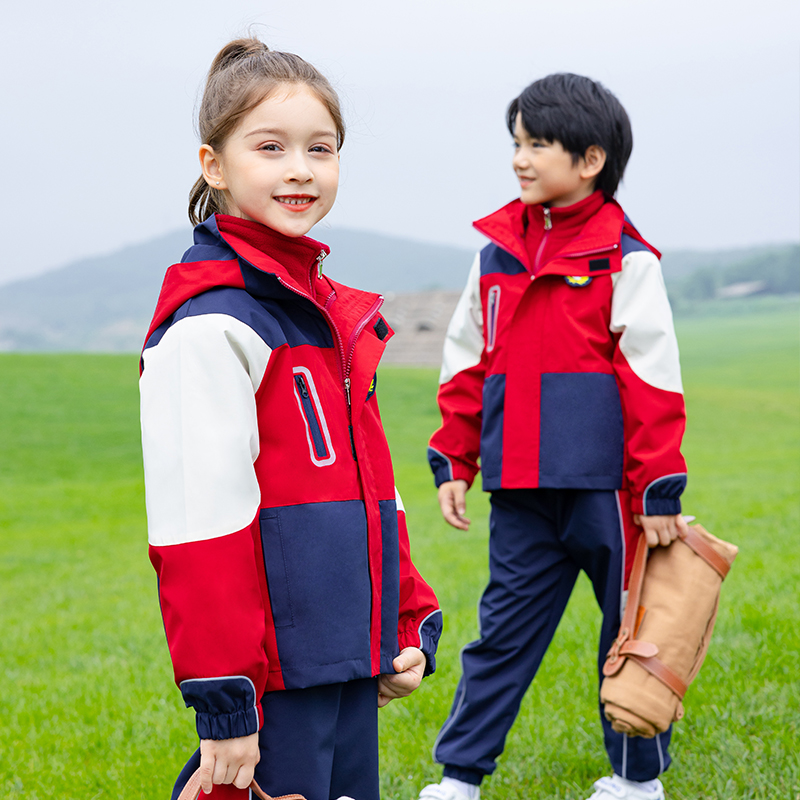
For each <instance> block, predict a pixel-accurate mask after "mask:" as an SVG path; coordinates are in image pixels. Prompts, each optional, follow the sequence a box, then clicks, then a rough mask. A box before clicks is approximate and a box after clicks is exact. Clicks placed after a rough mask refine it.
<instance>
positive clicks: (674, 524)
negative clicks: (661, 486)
mask: <svg viewBox="0 0 800 800" xmlns="http://www.w3.org/2000/svg"><path fill="white" fill-rule="evenodd" d="M633 521H634V523H635V524H636V525H639V526H640V527H641V528H642V530H643V531H644V535H645V537H646V538H647V546H648V547H658V545H663V546H664V547H666V546H667V545H668V544H671V543H672V542H674V541H675V540H676V539H677V538H678V534H679V533H688V532H689V526H688V525H687V524H686V521H685V520H684V519H683V517H682V516H681V515H680V514H674V515H673V514H666V515H655V514H654V515H652V516H649V517H646V516H644V514H634V515H633Z"/></svg>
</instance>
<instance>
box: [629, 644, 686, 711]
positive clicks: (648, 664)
mask: <svg viewBox="0 0 800 800" xmlns="http://www.w3.org/2000/svg"><path fill="white" fill-rule="evenodd" d="M628 658H630V659H632V660H633V661H635V662H636V663H637V664H638V665H639V666H640V667H643V668H644V669H646V670H647V671H648V672H649V673H650V674H651V675H652V676H653V677H654V678H658V680H660V681H661V683H663V684H664V686H666V687H667V689H669V690H670V691H671V692H672V693H673V694H675V695H677V697H678V700H683V697H684V695H685V694H686V690H687V689H688V688H689V685H688V684H687V683H684V682H683V681H682V680H681V679H680V677H679V676H678V675H676V674H675V673H674V672H673V671H672V670H671V669H670V668H669V667H668V666H667V665H666V664H665V663H664V662H663V661H661V660H660V659H658V658H654V657H653V658H642V657H641V656H639V655H636V654H634V653H631V654H630V655H629V656H628Z"/></svg>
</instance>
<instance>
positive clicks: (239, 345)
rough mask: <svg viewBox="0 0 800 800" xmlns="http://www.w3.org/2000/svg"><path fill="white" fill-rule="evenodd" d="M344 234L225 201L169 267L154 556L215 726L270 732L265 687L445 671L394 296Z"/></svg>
mask: <svg viewBox="0 0 800 800" xmlns="http://www.w3.org/2000/svg"><path fill="white" fill-rule="evenodd" d="M326 254H327V248H326V247H325V246H323V245H321V244H319V243H318V242H315V241H314V240H313V239H309V238H306V237H303V238H300V239H292V238H289V237H285V236H283V235H281V234H279V233H277V232H275V231H272V230H270V229H269V228H266V227H264V226H263V225H259V224H258V223H254V222H249V221H244V220H240V219H236V218H233V217H227V216H223V215H217V216H216V217H212V218H210V219H209V220H207V221H206V222H204V223H202V224H201V225H199V226H198V227H197V228H196V229H195V245H194V246H193V247H192V248H190V249H189V250H188V251H187V253H186V254H185V255H184V258H183V261H182V262H181V263H180V264H176V265H174V266H172V267H170V269H169V270H168V271H167V274H166V277H165V279H164V285H163V287H162V290H161V296H160V298H159V301H158V306H157V308H156V312H155V317H154V318H153V322H152V324H151V326H150V330H149V332H148V334H147V340H146V343H145V347H144V351H143V353H142V376H141V381H140V389H141V400H142V406H141V416H142V442H143V450H144V469H145V483H146V490H147V514H148V528H149V538H150V545H151V546H150V557H151V560H152V562H153V565H154V567H155V569H156V571H157V573H158V579H159V596H160V601H161V610H162V614H163V617H164V625H165V629H166V633H167V640H168V643H169V648H170V653H171V655H172V660H173V665H174V669H175V678H176V681H177V683H178V684H179V685H180V687H181V691H182V693H183V696H184V700H185V701H186V704H187V705H192V706H194V708H195V710H196V711H197V728H198V733H199V735H200V737H201V738H204V739H208V738H210V739H226V738H232V737H238V736H244V735H247V734H250V733H254V732H255V731H256V730H258V728H259V727H260V723H261V719H262V715H261V707H260V702H261V697H262V695H263V694H264V692H265V691H272V690H280V689H295V688H304V687H309V686H315V685H319V684H326V683H337V682H342V681H349V680H355V679H358V678H366V677H370V676H374V675H377V674H379V673H386V672H389V673H391V672H393V671H394V670H393V668H392V660H393V659H394V658H395V657H396V656H397V655H398V653H399V652H400V650H401V649H402V648H404V647H408V646H415V647H419V648H421V649H422V650H423V651H424V652H425V654H426V656H427V660H428V664H427V672H432V671H433V669H434V666H435V662H434V654H435V651H436V645H437V641H438V638H439V633H440V631H441V612H440V611H439V608H438V603H437V601H436V597H435V595H434V593H433V591H432V590H431V589H430V588H429V587H428V586H427V584H426V583H425V582H424V581H423V580H422V578H421V577H420V575H419V573H418V572H417V571H416V569H415V568H414V565H413V564H412V563H411V558H410V553H409V545H408V534H407V531H406V526H405V514H404V512H403V507H402V503H401V502H400V500H399V496H398V495H397V493H396V490H395V486H394V478H393V473H392V465H391V460H390V456H389V450H388V447H387V444H386V438H385V436H384V433H383V428H382V425H381V419H380V414H379V411H378V404H377V398H376V396H375V388H376V380H377V379H376V372H375V371H376V368H377V366H378V362H379V360H380V357H381V354H382V353H383V349H384V346H385V343H386V341H387V339H388V338H389V337H390V336H391V331H390V329H389V327H388V325H387V324H386V322H385V321H384V320H383V318H382V317H381V315H380V314H379V308H380V306H381V304H382V301H383V298H382V297H380V296H379V295H375V294H369V293H366V292H361V291H358V290H354V289H350V288H348V287H345V286H342V285H340V284H338V283H336V282H334V281H332V280H330V279H329V278H327V277H323V276H321V275H320V274H319V273H318V267H319V266H320V265H321V261H322V258H323V257H324V256H325V255H326Z"/></svg>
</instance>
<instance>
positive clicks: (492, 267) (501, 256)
mask: <svg viewBox="0 0 800 800" xmlns="http://www.w3.org/2000/svg"><path fill="white" fill-rule="evenodd" d="M495 272H502V273H503V274H504V275H518V274H519V273H520V272H526V269H525V267H524V266H522V264H520V262H519V261H518V260H517V259H516V258H514V256H512V255H511V253H507V252H506V251H505V250H503V248H502V247H498V246H497V245H496V244H487V245H486V247H484V248H483V250H481V275H491V274H492V273H495Z"/></svg>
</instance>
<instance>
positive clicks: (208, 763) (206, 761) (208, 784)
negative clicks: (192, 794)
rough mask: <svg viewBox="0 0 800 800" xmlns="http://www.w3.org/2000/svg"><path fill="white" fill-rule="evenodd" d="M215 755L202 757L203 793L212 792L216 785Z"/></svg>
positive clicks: (201, 785) (201, 777)
mask: <svg viewBox="0 0 800 800" xmlns="http://www.w3.org/2000/svg"><path fill="white" fill-rule="evenodd" d="M213 775H214V757H213V756H204V755H201V757H200V787H201V788H202V790H203V794H211V789H212V788H213V786H214V779H213Z"/></svg>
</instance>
